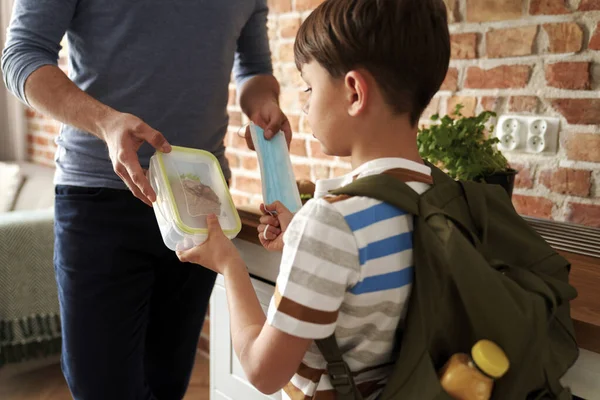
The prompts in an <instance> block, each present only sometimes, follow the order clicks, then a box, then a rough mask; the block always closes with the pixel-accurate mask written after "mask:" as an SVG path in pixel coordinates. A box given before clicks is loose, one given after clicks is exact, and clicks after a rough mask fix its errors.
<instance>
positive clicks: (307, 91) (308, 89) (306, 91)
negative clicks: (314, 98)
mask: <svg viewBox="0 0 600 400" xmlns="http://www.w3.org/2000/svg"><path fill="white" fill-rule="evenodd" d="M310 92H312V88H306V89H304V93H310Z"/></svg>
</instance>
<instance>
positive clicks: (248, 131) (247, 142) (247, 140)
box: [244, 126, 255, 150]
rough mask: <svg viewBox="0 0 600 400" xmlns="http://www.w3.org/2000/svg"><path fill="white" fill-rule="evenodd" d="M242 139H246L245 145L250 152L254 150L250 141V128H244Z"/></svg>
mask: <svg viewBox="0 0 600 400" xmlns="http://www.w3.org/2000/svg"><path fill="white" fill-rule="evenodd" d="M244 138H245V139H246V145H247V146H248V148H249V149H250V150H255V148H254V142H253V141H252V134H251V133H250V127H249V126H247V127H246V133H245V134H244Z"/></svg>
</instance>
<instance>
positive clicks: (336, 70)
mask: <svg viewBox="0 0 600 400" xmlns="http://www.w3.org/2000/svg"><path fill="white" fill-rule="evenodd" d="M295 57H296V63H297V66H298V68H299V69H300V70H301V72H302V76H303V79H304V80H305V81H306V83H307V84H308V86H309V87H308V89H307V91H308V92H310V93H311V99H310V106H309V107H307V109H306V110H305V111H306V112H307V114H308V123H309V124H310V126H311V129H312V130H313V132H314V136H315V137H316V138H317V139H318V140H319V141H320V142H321V145H322V148H323V151H324V152H325V153H327V154H329V155H334V156H339V157H350V159H351V163H352V166H353V168H354V171H353V172H352V173H350V174H348V175H347V176H344V177H341V178H337V179H330V180H323V181H320V182H317V190H316V196H315V197H316V199H315V200H311V201H309V202H308V203H307V204H306V205H305V206H304V207H303V208H302V209H301V210H300V211H299V212H298V214H297V215H295V216H292V214H291V213H290V212H289V211H288V210H286V209H285V208H284V207H283V206H282V205H281V204H279V203H275V204H273V205H268V206H266V207H265V206H262V207H261V210H262V211H263V213H264V214H265V215H264V216H263V217H261V225H260V226H259V228H258V230H259V237H260V238H261V241H262V243H263V245H264V246H265V247H266V248H267V249H269V250H282V251H283V254H282V261H281V269H280V273H279V276H278V278H277V287H276V290H275V295H274V296H273V299H272V301H271V304H270V306H269V311H268V315H267V317H266V318H265V316H264V314H263V312H262V309H261V308H260V306H259V303H258V300H257V299H256V296H255V294H254V291H253V289H252V285H251V283H250V279H249V276H248V273H247V271H246V268H245V265H244V262H243V260H242V259H241V257H240V255H239V254H238V253H237V251H236V249H235V247H234V245H233V244H232V243H231V242H230V241H228V240H227V239H226V238H225V236H224V235H223V234H222V232H221V231H220V229H219V227H218V222H217V221H216V219H215V218H214V217H210V218H209V225H210V236H209V239H208V241H207V242H206V243H205V244H203V245H201V246H199V247H197V248H195V249H192V250H189V251H187V252H185V253H179V256H180V258H181V259H182V260H184V261H191V262H196V263H198V264H200V265H203V266H205V267H208V268H210V269H213V270H215V271H216V272H218V273H221V274H223V275H224V278H225V284H226V287H227V296H228V302H229V310H230V318H231V335H232V340H233V345H234V348H235V351H236V354H237V355H238V357H239V359H240V361H241V363H242V366H243V367H244V370H245V372H246V374H247V376H248V378H249V380H250V382H251V383H252V384H253V385H255V386H256V387H257V388H258V389H259V390H260V391H262V392H264V393H274V392H276V391H278V390H280V389H282V388H283V391H284V393H285V394H284V395H283V398H290V399H308V398H310V399H331V398H335V392H334V391H333V389H332V386H331V383H330V381H329V377H328V376H327V373H326V370H325V366H326V363H325V360H324V359H323V357H322V356H321V354H320V352H319V351H318V349H317V348H316V346H315V345H314V340H316V339H323V338H326V337H328V336H329V335H331V334H332V333H335V336H336V339H337V341H338V343H339V345H340V348H341V350H342V352H343V355H344V360H345V361H346V362H347V363H348V365H349V367H350V369H351V370H352V372H353V375H354V378H355V381H356V383H357V386H358V388H359V390H360V391H361V393H362V395H363V397H364V398H365V399H374V398H376V397H377V396H378V395H379V394H380V393H381V389H382V388H383V386H384V385H385V382H386V378H387V376H388V375H389V374H390V372H391V365H390V363H391V362H392V361H393V360H394V355H393V349H394V345H395V343H394V338H395V337H396V330H397V329H398V327H400V328H401V327H402V325H401V322H402V319H403V317H404V314H405V312H406V306H407V303H408V302H407V299H408V296H409V294H410V288H411V283H412V276H413V274H412V272H413V271H412V264H413V256H412V224H413V220H412V216H410V215H407V214H406V213H404V212H403V211H402V210H398V209H396V208H394V207H392V206H389V205H387V204H385V203H381V202H379V201H377V200H373V199H369V198H364V197H352V198H350V197H347V196H338V197H332V196H323V195H326V194H327V192H328V191H329V190H332V189H336V188H339V187H341V186H344V185H346V184H348V183H350V182H351V181H352V180H353V179H360V178H362V177H365V176H368V175H373V174H379V173H382V172H384V171H387V172H388V173H389V172H391V171H393V173H394V174H395V175H397V176H399V177H402V178H403V179H404V180H405V181H406V182H407V183H408V184H409V185H410V186H411V187H412V188H413V189H414V190H415V191H417V192H419V193H423V192H424V191H426V190H427V189H428V188H429V185H430V184H431V182H432V181H431V176H430V170H429V168H428V167H427V166H425V165H424V163H423V161H422V160H421V158H420V157H419V153H418V149H417V146H416V130H417V122H418V120H419V117H420V115H421V113H422V112H423V110H424V109H425V107H426V106H427V104H428V103H429V102H430V100H431V98H432V97H433V95H434V94H435V93H436V92H437V91H438V90H439V87H440V85H441V84H442V82H443V80H444V78H445V75H446V72H447V69H448V63H449V58H450V41H449V33H448V26H447V20H446V9H445V6H444V3H443V0H326V1H325V2H324V3H322V4H321V5H320V6H319V7H318V8H317V9H316V10H315V11H314V12H313V13H312V14H311V15H310V16H309V17H308V18H307V19H306V21H305V22H304V24H303V25H302V26H301V28H300V30H299V32H298V36H297V40H296V43H295ZM273 211H274V212H276V217H272V216H269V215H266V214H267V212H269V213H270V212H273ZM284 244H285V245H284Z"/></svg>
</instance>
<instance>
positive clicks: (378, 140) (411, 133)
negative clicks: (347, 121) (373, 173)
mask: <svg viewBox="0 0 600 400" xmlns="http://www.w3.org/2000/svg"><path fill="white" fill-rule="evenodd" d="M370 126H371V127H370V128H369V129H368V130H363V132H365V133H366V134H361V135H360V136H359V140H357V143H356V144H355V145H354V147H353V148H352V154H351V156H350V159H351V163H352V168H353V169H356V168H358V167H360V166H361V165H363V164H365V163H367V162H369V161H373V160H376V159H379V158H404V159H407V160H410V161H414V162H416V163H419V164H424V163H423V159H422V158H421V156H420V155H419V150H418V148H417V127H416V126H415V127H413V126H411V125H410V123H409V122H408V120H407V119H406V118H396V119H388V120H387V121H386V120H383V121H381V122H379V123H375V124H370Z"/></svg>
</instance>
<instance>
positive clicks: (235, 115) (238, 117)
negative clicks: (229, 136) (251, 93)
mask: <svg viewBox="0 0 600 400" xmlns="http://www.w3.org/2000/svg"><path fill="white" fill-rule="evenodd" d="M229 126H234V127H239V126H242V113H241V112H239V111H229Z"/></svg>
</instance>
